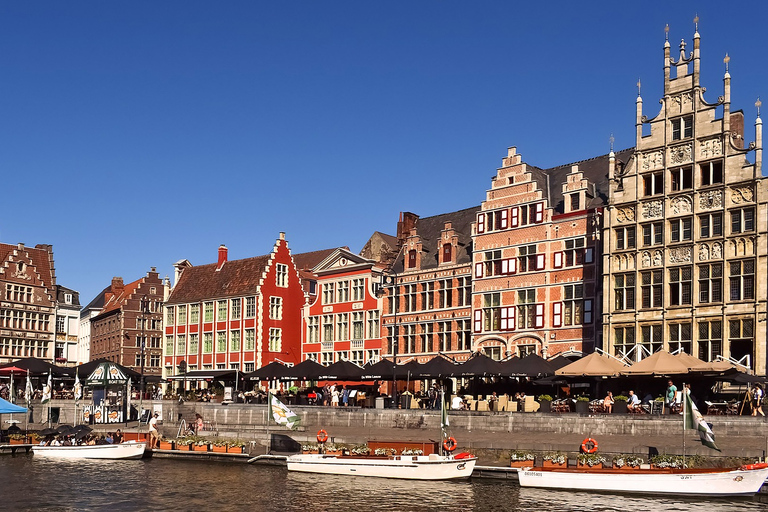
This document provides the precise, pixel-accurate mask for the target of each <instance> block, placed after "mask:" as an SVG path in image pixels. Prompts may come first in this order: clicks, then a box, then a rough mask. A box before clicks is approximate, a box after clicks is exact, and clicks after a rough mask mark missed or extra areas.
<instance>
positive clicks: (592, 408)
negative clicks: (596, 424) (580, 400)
mask: <svg viewBox="0 0 768 512" xmlns="http://www.w3.org/2000/svg"><path fill="white" fill-rule="evenodd" d="M589 412H590V413H592V414H599V413H603V412H605V407H603V401H602V400H601V399H599V398H598V399H597V400H592V401H591V402H589Z"/></svg>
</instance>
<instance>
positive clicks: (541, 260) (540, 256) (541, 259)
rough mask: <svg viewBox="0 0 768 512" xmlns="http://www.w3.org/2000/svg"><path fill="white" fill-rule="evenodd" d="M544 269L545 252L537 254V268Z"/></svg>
mask: <svg viewBox="0 0 768 512" xmlns="http://www.w3.org/2000/svg"><path fill="white" fill-rule="evenodd" d="M543 269H544V255H543V254H537V255H536V270H543Z"/></svg>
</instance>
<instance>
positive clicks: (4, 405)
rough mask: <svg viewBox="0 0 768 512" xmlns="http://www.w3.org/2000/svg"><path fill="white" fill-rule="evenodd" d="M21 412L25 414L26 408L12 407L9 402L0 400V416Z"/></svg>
mask: <svg viewBox="0 0 768 512" xmlns="http://www.w3.org/2000/svg"><path fill="white" fill-rule="evenodd" d="M21 412H27V408H26V407H19V406H18V405H13V404H12V403H11V402H9V401H7V400H3V399H2V398H0V414H16V413H21Z"/></svg>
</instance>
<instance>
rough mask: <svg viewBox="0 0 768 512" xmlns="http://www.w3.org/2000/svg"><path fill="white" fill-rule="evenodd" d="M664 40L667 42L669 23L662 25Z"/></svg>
mask: <svg viewBox="0 0 768 512" xmlns="http://www.w3.org/2000/svg"><path fill="white" fill-rule="evenodd" d="M664 41H666V42H669V23H667V25H666V26H665V27H664Z"/></svg>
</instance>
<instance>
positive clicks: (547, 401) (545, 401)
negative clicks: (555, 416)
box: [539, 395, 552, 412]
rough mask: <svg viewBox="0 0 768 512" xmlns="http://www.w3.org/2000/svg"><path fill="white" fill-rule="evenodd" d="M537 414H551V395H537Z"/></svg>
mask: <svg viewBox="0 0 768 512" xmlns="http://www.w3.org/2000/svg"><path fill="white" fill-rule="evenodd" d="M539 404H540V407H539V412H552V395H539Z"/></svg>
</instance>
